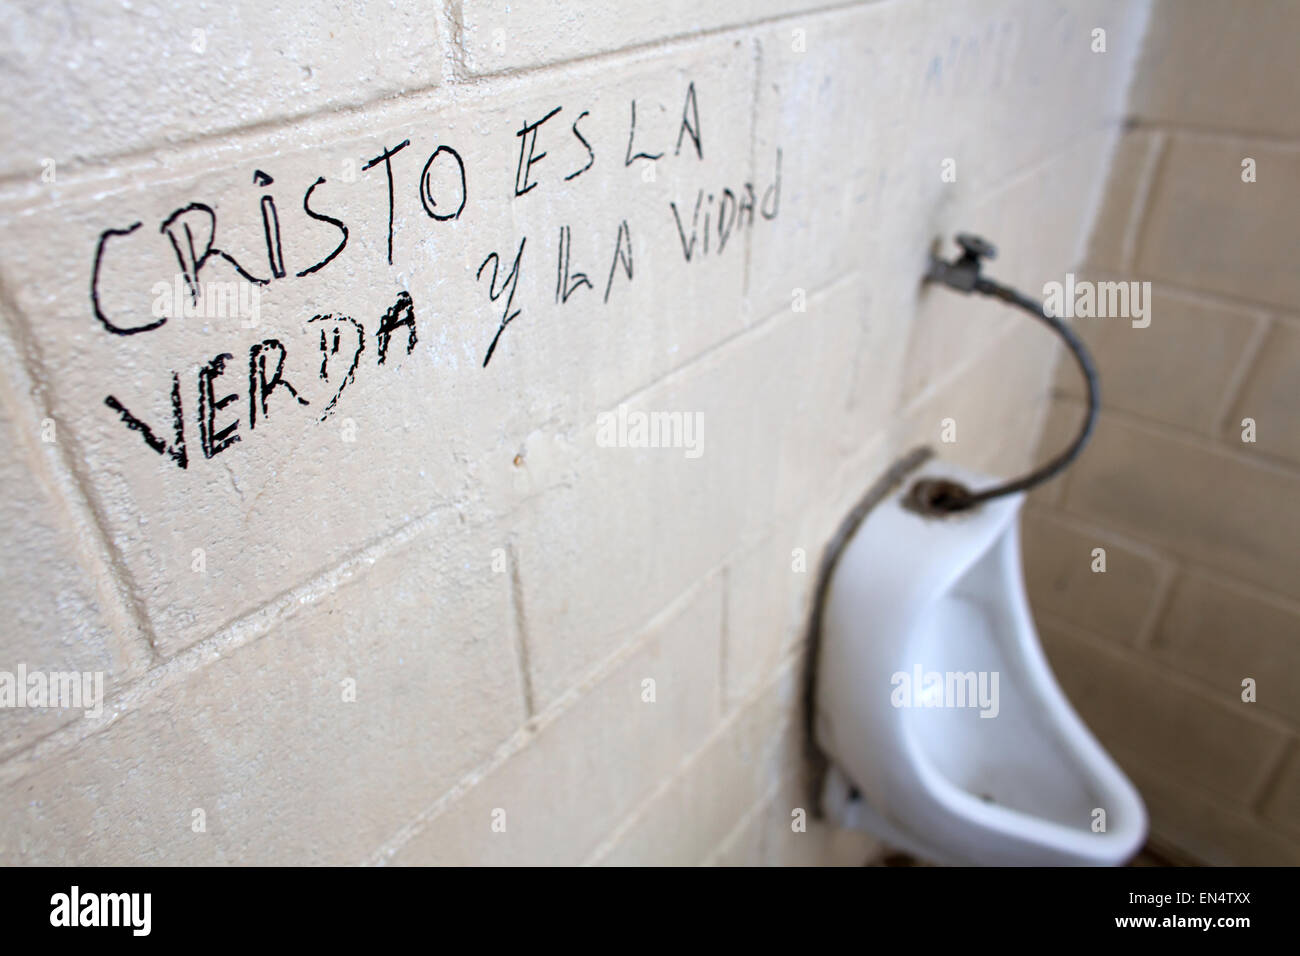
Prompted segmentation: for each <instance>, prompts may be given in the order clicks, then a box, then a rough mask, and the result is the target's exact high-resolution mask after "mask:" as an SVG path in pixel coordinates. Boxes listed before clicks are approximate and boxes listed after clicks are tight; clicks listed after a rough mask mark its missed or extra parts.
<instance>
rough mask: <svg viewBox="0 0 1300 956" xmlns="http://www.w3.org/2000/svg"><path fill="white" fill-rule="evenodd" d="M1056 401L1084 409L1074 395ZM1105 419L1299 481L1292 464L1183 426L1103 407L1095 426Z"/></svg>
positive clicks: (1299, 468)
mask: <svg viewBox="0 0 1300 956" xmlns="http://www.w3.org/2000/svg"><path fill="white" fill-rule="evenodd" d="M1056 400H1057V401H1058V402H1060V403H1062V404H1064V405H1071V406H1075V407H1082V406H1083V399H1082V398H1076V397H1075V396H1073V395H1066V394H1064V393H1058V394H1057V396H1056ZM1107 419H1109V420H1112V421H1114V422H1117V423H1119V424H1121V425H1125V426H1127V427H1129V428H1133V429H1135V430H1137V431H1142V432H1146V433H1147V434H1154V435H1158V436H1160V437H1161V438H1167V439H1169V440H1170V441H1176V442H1179V443H1181V444H1184V445H1191V446H1192V447H1194V448H1197V449H1199V450H1201V451H1205V452H1209V453H1211V454H1215V455H1221V456H1223V457H1224V458H1230V459H1232V460H1233V461H1234V462H1236V463H1237V464H1240V465H1247V466H1251V467H1254V468H1258V469H1260V470H1261V471H1265V472H1268V473H1270V474H1274V475H1277V476H1279V477H1284V478H1291V479H1298V478H1300V466H1297V465H1296V464H1295V463H1294V462H1291V461H1289V460H1287V459H1282V458H1277V457H1274V456H1272V455H1267V454H1265V453H1263V452H1260V453H1255V452H1246V451H1241V450H1240V449H1238V448H1237V447H1235V446H1234V445H1233V444H1232V443H1230V442H1225V441H1222V440H1221V439H1219V438H1216V437H1214V436H1207V435H1205V434H1204V433H1203V432H1198V431H1195V430H1193V429H1191V428H1188V427H1186V426H1182V425H1171V424H1170V423H1168V422H1161V421H1155V420H1154V419H1150V418H1146V417H1144V416H1142V415H1140V414H1139V413H1137V412H1130V411H1126V410H1124V409H1120V408H1114V407H1108V406H1104V405H1103V406H1102V409H1101V414H1100V415H1099V417H1098V422H1097V424H1098V426H1100V425H1101V424H1102V423H1103V422H1104V421H1106V420H1107Z"/></svg>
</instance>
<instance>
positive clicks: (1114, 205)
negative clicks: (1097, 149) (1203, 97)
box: [1083, 25, 1164, 271]
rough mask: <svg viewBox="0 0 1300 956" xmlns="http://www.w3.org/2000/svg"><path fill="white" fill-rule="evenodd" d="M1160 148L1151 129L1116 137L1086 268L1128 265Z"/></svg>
mask: <svg viewBox="0 0 1300 956" xmlns="http://www.w3.org/2000/svg"><path fill="white" fill-rule="evenodd" d="M1154 29H1159V26H1158V25H1156V27H1154ZM1163 149H1164V139H1163V137H1161V136H1160V135H1158V134H1157V133H1154V132H1152V131H1151V130H1144V129H1127V130H1125V131H1124V133H1123V135H1121V136H1120V138H1119V142H1118V143H1117V144H1116V146H1115V154H1114V156H1113V157H1112V158H1111V162H1110V172H1109V174H1108V175H1107V178H1106V186H1105V190H1104V191H1103V193H1102V197H1101V201H1100V202H1099V203H1098V205H1097V209H1096V213H1095V215H1094V217H1093V221H1092V227H1091V230H1090V232H1089V237H1088V252H1087V255H1086V258H1085V262H1084V263H1083V265H1086V266H1087V268H1088V269H1089V270H1102V271H1106V270H1110V271H1127V270H1129V269H1130V268H1131V267H1132V264H1133V253H1134V249H1133V243H1134V242H1135V240H1136V238H1137V229H1138V226H1139V225H1140V223H1141V219H1142V212H1143V208H1144V203H1145V201H1146V193H1147V190H1148V189H1149V188H1150V180H1151V177H1152V175H1153V174H1154V172H1155V164H1156V162H1157V161H1158V159H1159V156H1160V154H1161V152H1162V151H1163Z"/></svg>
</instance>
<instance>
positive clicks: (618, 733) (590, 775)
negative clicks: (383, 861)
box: [393, 578, 722, 865]
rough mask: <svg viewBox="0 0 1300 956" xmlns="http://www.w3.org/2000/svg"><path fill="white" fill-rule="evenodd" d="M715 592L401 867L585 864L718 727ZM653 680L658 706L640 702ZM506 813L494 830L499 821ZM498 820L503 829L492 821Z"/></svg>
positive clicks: (404, 853) (451, 809) (450, 817)
mask: <svg viewBox="0 0 1300 956" xmlns="http://www.w3.org/2000/svg"><path fill="white" fill-rule="evenodd" d="M721 629H722V588H721V582H720V581H719V580H718V579H716V578H715V579H713V580H712V581H710V582H709V583H708V584H706V585H705V586H703V587H701V588H699V589H698V590H697V592H696V593H695V594H694V595H692V596H691V597H690V598H689V599H688V600H687V601H686V602H684V604H683V606H681V607H680V608H679V609H678V610H677V611H676V613H674V614H673V615H672V616H671V617H670V618H668V619H667V620H665V621H663V622H662V623H660V624H658V625H656V626H655V628H654V629H653V631H652V632H651V633H650V634H648V635H647V637H646V638H645V640H644V642H643V643H642V644H641V645H640V646H638V647H637V649H636V651H635V653H633V654H632V655H631V656H629V657H628V658H627V660H625V661H623V662H622V663H620V664H619V665H618V667H616V668H615V669H614V671H613V672H612V673H611V674H609V675H608V676H607V677H605V678H603V679H602V680H600V681H599V683H598V684H597V685H596V686H594V687H592V688H590V689H589V690H587V691H586V692H585V693H584V694H583V695H582V696H581V697H579V698H578V699H577V700H576V701H575V702H574V703H573V704H572V706H568V707H566V709H565V710H564V711H563V712H562V713H560V714H559V715H558V716H557V717H556V718H555V719H554V720H553V721H552V722H550V723H548V724H547V725H546V726H544V727H543V728H542V729H541V730H540V731H539V732H538V734H537V736H536V738H534V739H533V740H531V741H530V742H529V743H528V745H527V746H525V747H524V748H523V749H522V750H520V751H518V752H517V753H515V754H513V755H512V756H510V757H509V758H508V759H507V760H506V762H505V763H503V764H502V765H500V766H498V767H495V768H493V769H492V770H491V771H490V772H489V773H488V774H487V775H486V776H485V777H484V778H483V779H482V780H480V781H479V782H478V783H476V784H475V785H474V786H473V787H472V788H471V789H470V790H469V791H468V792H466V793H464V794H463V795H461V796H460V797H459V798H458V799H456V800H455V802H453V803H452V804H451V805H450V806H448V807H447V808H446V809H445V810H443V811H442V812H441V813H440V814H439V815H438V816H436V817H434V818H433V819H432V820H431V821H430V822H429V823H428V825H427V826H426V827H424V828H423V829H422V830H421V831H420V832H419V833H417V834H416V835H415V837H414V838H413V839H411V841H410V842H409V843H407V844H406V845H405V846H403V847H401V849H400V850H399V851H398V852H397V853H396V855H395V856H394V857H393V862H395V863H399V864H431V863H436V864H462V865H464V864H476V865H477V864H496V865H521V864H522V865H529V864H531V865H537V864H577V863H581V862H582V861H583V860H585V859H586V858H587V856H588V855H589V854H590V853H591V852H592V851H593V850H594V849H595V848H596V847H597V845H598V844H599V843H600V842H601V841H602V840H603V839H604V838H605V837H606V836H607V835H608V834H609V832H610V831H611V830H612V829H613V828H614V826H615V825H616V824H617V823H618V822H619V821H620V820H622V819H623V818H624V817H625V816H626V815H627V814H628V813H629V812H631V811H632V809H633V808H634V807H635V806H636V805H637V804H638V803H640V802H641V801H643V800H645V799H646V798H647V797H649V796H650V794H651V792H652V791H653V789H654V787H655V785H656V783H658V782H659V781H660V780H662V779H665V778H667V777H669V776H670V775H671V774H672V773H673V771H674V770H675V769H676V767H677V766H678V765H679V764H680V762H681V761H682V760H683V759H684V758H685V756H686V755H687V754H689V753H690V752H691V751H693V750H695V749H696V748H697V747H699V746H700V745H701V744H703V743H704V741H705V740H706V739H707V738H708V737H709V735H710V733H712V732H713V730H714V728H715V727H716V726H717V723H718V720H719V716H720V708H719V704H718V694H717V686H718V656H719V655H718V644H719V640H720V636H721ZM646 680H653V681H654V682H655V685H654V694H655V699H654V701H653V702H648V701H647V700H645V699H644V693H645V690H644V683H643V682H644V681H646ZM498 809H500V810H504V811H505V826H506V829H505V831H504V832H494V831H493V829H492V824H493V820H494V815H493V814H494V811H496V810H498ZM495 819H499V816H498V817H496V818H495Z"/></svg>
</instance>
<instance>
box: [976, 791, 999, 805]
mask: <svg viewBox="0 0 1300 956" xmlns="http://www.w3.org/2000/svg"><path fill="white" fill-rule="evenodd" d="M979 798H980V799H981V800H983V801H984V802H985V803H997V801H996V800H994V799H993V794H991V793H981V794H980V795H979Z"/></svg>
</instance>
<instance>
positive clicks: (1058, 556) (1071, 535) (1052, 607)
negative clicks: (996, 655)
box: [1020, 510, 1167, 644]
mask: <svg viewBox="0 0 1300 956" xmlns="http://www.w3.org/2000/svg"><path fill="white" fill-rule="evenodd" d="M1020 528H1021V531H1020V533H1021V541H1022V549H1023V551H1022V560H1023V562H1024V569H1025V585H1026V587H1027V588H1028V590H1029V597H1030V602H1031V603H1032V605H1033V607H1034V610H1035V612H1041V613H1044V614H1050V615H1052V616H1053V617H1057V618H1060V619H1063V620H1065V621H1068V622H1070V623H1071V624H1074V625H1076V626H1078V627H1081V628H1084V629H1085V630H1087V631H1090V632H1092V633H1094V634H1099V635H1102V636H1104V637H1108V638H1111V639H1113V640H1116V641H1119V642H1120V643H1122V644H1133V643H1135V642H1136V641H1137V640H1138V639H1139V637H1140V635H1141V631H1142V627H1143V625H1144V623H1145V622H1146V620H1147V617H1148V615H1149V614H1150V613H1151V611H1152V608H1153V606H1154V603H1155V601H1156V599H1157V597H1158V595H1159V586H1160V582H1161V579H1162V577H1163V576H1164V575H1165V574H1167V570H1166V569H1165V567H1164V565H1163V563H1162V562H1161V561H1160V560H1159V559H1158V558H1156V557H1155V556H1154V555H1153V554H1152V552H1150V551H1148V550H1145V549H1142V550H1139V549H1135V548H1132V547H1129V546H1127V545H1125V544H1123V543H1121V542H1120V541H1118V540H1116V539H1115V538H1114V537H1113V536H1112V535H1110V534H1107V533H1105V532H1101V531H1096V530H1093V529H1089V528H1086V527H1082V526H1079V525H1076V524H1072V523H1069V522H1066V521H1062V520H1061V519H1060V518H1058V517H1056V516H1053V515H1052V514H1050V513H1044V512H1042V511H1038V510H1028V511H1026V512H1025V513H1024V517H1023V518H1022V519H1021V525H1020ZM1097 548H1101V549H1103V550H1104V551H1105V562H1106V565H1105V568H1106V569H1105V571H1104V572H1102V571H1094V570H1093V566H1094V564H1095V563H1096V561H1097V560H1098V558H1094V556H1093V551H1094V550H1095V549H1097Z"/></svg>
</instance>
